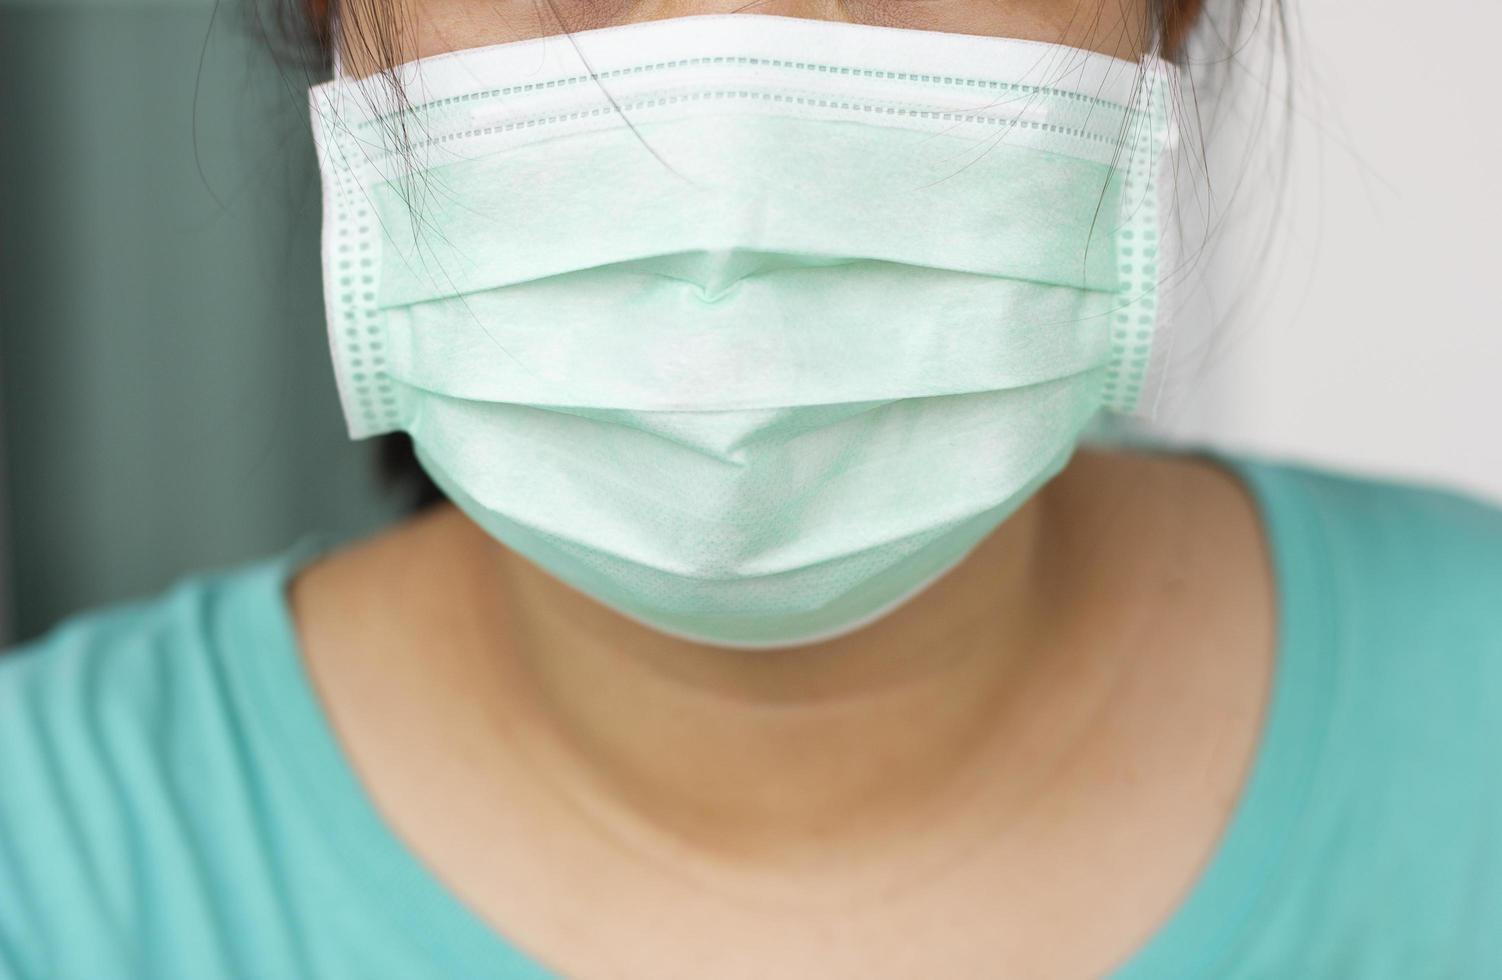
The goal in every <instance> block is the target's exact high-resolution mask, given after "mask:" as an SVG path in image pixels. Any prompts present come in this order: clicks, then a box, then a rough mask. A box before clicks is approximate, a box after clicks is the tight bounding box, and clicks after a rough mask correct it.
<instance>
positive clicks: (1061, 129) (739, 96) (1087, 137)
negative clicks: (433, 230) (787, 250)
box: [372, 89, 1119, 166]
mask: <svg viewBox="0 0 1502 980" xmlns="http://www.w3.org/2000/svg"><path fill="white" fill-rule="evenodd" d="M728 101H747V102H768V103H772V104H780V105H794V106H803V107H807V108H813V109H823V110H828V111H831V112H846V113H853V114H857V115H863V116H872V115H876V116H883V115H885V116H893V117H898V118H903V119H923V120H931V121H935V122H950V123H976V124H980V125H985V126H992V127H997V128H1001V129H1011V128H1013V127H1015V128H1018V129H1028V130H1035V131H1038V132H1047V133H1053V134H1055V135H1057V136H1060V137H1063V138H1066V139H1077V140H1082V141H1084V142H1085V143H1086V144H1090V145H1093V146H1095V147H1097V148H1100V147H1111V148H1114V147H1115V146H1116V144H1117V139H1118V136H1117V135H1116V134H1115V131H1114V130H1113V132H1112V133H1111V134H1104V133H1095V132H1090V131H1088V130H1083V129H1075V128H1071V127H1068V126H1060V125H1058V124H1056V123H1043V122H1037V121H1035V120H1031V119H1015V118H1007V117H999V116H995V115H984V114H978V113H967V112H952V111H944V110H939V109H930V108H925V107H921V106H908V105H903V104H901V103H897V102H858V101H853V100H850V99H830V98H827V97H825V96H822V95H807V94H799V93H779V92H757V91H749V90H744V89H723V90H718V91H714V90H712V91H702V90H698V91H692V92H682V93H674V94H669V95H659V96H653V97H651V98H644V99H637V100H635V101H628V102H618V103H615V104H612V105H606V106H596V107H593V108H590V109H581V110H579V111H577V112H567V113H551V114H549V115H543V116H535V117H531V118H524V119H512V120H508V121H507V122H504V123H498V124H496V125H494V126H482V127H478V128H474V129H463V130H458V131H456V132H450V133H442V134H441V135H436V136H430V137H428V138H427V139H423V140H412V141H411V142H410V143H409V144H408V145H407V146H405V147H403V148H401V149H400V150H394V151H391V152H387V153H385V154H383V155H379V156H376V157H373V158H372V161H373V162H374V163H375V164H377V166H379V165H380V164H382V163H385V162H386V161H389V160H392V159H393V158H396V157H398V156H404V155H405V154H406V153H408V152H410V151H416V150H422V149H426V148H428V147H432V146H438V145H442V144H444V143H449V142H454V141H457V140H465V139H472V138H475V137H481V136H490V135H493V134H496V133H505V132H511V131H513V130H518V129H533V128H536V127H539V126H549V125H556V124H559V123H567V122H572V121H574V120H577V119H587V118H590V117H594V116H611V115H615V114H616V113H618V112H631V111H635V110H642V109H652V108H660V107H665V106H672V105H680V104H684V103H694V102H728ZM1118 118H1119V117H1118ZM1085 152H1087V153H1089V151H1085ZM1091 155H1093V154H1091Z"/></svg>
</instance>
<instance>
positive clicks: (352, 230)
mask: <svg viewBox="0 0 1502 980" xmlns="http://www.w3.org/2000/svg"><path fill="white" fill-rule="evenodd" d="M323 135H324V140H325V147H326V149H325V152H327V153H330V154H337V156H335V158H334V159H336V160H338V161H339V163H338V165H337V166H335V167H332V168H330V169H331V170H332V182H333V183H332V186H329V187H328V188H327V191H328V193H325V195H324V198H325V204H324V206H325V207H330V208H332V209H333V212H332V213H331V214H330V215H328V216H327V217H326V218H325V221H326V223H327V230H326V231H325V236H326V238H325V241H324V248H326V249H328V250H329V253H330V254H329V259H330V266H331V269H332V276H330V277H329V278H328V279H326V280H325V282H324V288H325V289H326V290H328V291H329V293H328V296H327V297H326V306H327V308H328V318H329V336H330V342H331V343H332V344H333V346H334V348H335V351H334V355H335V356H334V363H335V364H336V366H340V367H341V373H340V376H339V382H340V388H341V394H342V395H343V398H344V403H345V409H346V412H347V413H348V415H349V418H348V424H349V428H350V430H351V434H352V436H354V437H355V438H360V437H362V436H368V435H376V434H378V433H381V432H388V431H391V430H393V429H397V428H400V427H401V425H402V405H401V400H400V398H399V397H398V395H397V392H396V390H395V386H394V384H393V382H392V380H391V378H390V376H389V375H388V374H387V372H386V343H387V338H386V335H385V321H384V318H383V317H382V315H381V312H380V310H379V308H378V307H377V304H376V279H377V275H378V270H379V262H380V236H379V234H378V232H379V228H378V225H377V219H376V216H375V215H374V214H373V213H372V209H371V203H370V200H369V198H368V197H367V196H366V193H365V188H364V187H363V186H361V183H360V167H359V166H358V165H355V164H354V163H353V161H356V160H359V159H360V157H359V149H358V147H357V146H356V143H355V141H354V139H353V138H352V136H351V134H350V133H349V131H348V129H347V128H346V127H345V126H344V125H343V124H342V121H341V120H340V117H339V116H338V115H337V114H329V115H327V116H326V117H325V123H324V130H323ZM355 413H358V415H356V414H355Z"/></svg>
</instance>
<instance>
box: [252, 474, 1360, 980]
mask: <svg viewBox="0 0 1502 980" xmlns="http://www.w3.org/2000/svg"><path fill="white" fill-rule="evenodd" d="M1155 451H1158V452H1163V453H1173V454H1182V455H1187V456H1197V457H1199V458H1201V459H1203V460H1205V461H1207V462H1210V463H1213V464H1215V465H1218V466H1219V467H1221V468H1222V469H1223V470H1225V471H1227V472H1229V473H1230V474H1231V475H1232V476H1233V477H1234V478H1236V479H1237V480H1238V482H1239V483H1240V484H1241V485H1242V487H1243V488H1244V489H1245V490H1246V491H1247V492H1248V494H1249V495H1250V496H1251V498H1252V500H1253V502H1254V504H1255V507H1256V510H1257V513H1258V516H1259V518H1260V522H1261V526H1262V530H1263V535H1264V540H1265V541H1266V542H1267V547H1268V550H1269V552H1270V554H1271V560H1272V565H1273V576H1274V582H1275V596H1276V603H1277V627H1276V629H1277V634H1276V635H1277V654H1276V659H1275V663H1274V668H1273V678H1272V683H1271V690H1270V694H1269V699H1268V703H1267V707H1266V709H1265V714H1264V720H1263V723H1262V731H1261V734H1260V735H1259V737H1258V743H1257V747H1256V749H1255V752H1254V755H1253V759H1252V763H1251V767H1250V771H1249V774H1248V776H1247V778H1246V780H1245V781H1244V782H1243V785H1242V790H1241V793H1240V796H1239V797H1238V799H1237V801H1236V803H1235V804H1234V805H1233V808H1232V814H1231V818H1230V820H1229V821H1228V823H1227V825H1226V827H1225V829H1224V830H1223V831H1222V834H1221V836H1220V839H1219V840H1218V842H1217V844H1216V845H1215V848H1214V850H1213V851H1212V852H1211V855H1210V857H1209V859H1208V860H1207V862H1206V863H1205V864H1204V866H1203V867H1202V868H1201V870H1200V872H1199V873H1198V875H1197V877H1196V879H1195V880H1194V882H1193V883H1192V885H1191V886H1190V888H1189V889H1188V891H1187V893H1186V894H1185V896H1184V897H1183V898H1182V899H1181V900H1180V902H1179V904H1178V905H1177V906H1176V907H1175V908H1174V910H1173V911H1172V912H1170V914H1169V916H1168V917H1167V919H1166V920H1164V921H1163V922H1162V923H1161V924H1160V925H1159V926H1158V927H1157V928H1156V929H1155V930H1154V931H1153V932H1152V933H1151V934H1150V935H1149V936H1148V937H1147V939H1146V940H1145V941H1144V942H1142V943H1141V944H1140V945H1139V946H1138V947H1137V948H1136V949H1135V950H1134V951H1131V952H1130V953H1129V954H1128V955H1127V956H1126V958H1125V959H1124V960H1123V961H1121V962H1120V963H1119V965H1118V966H1116V967H1115V968H1114V970H1112V971H1110V972H1109V973H1108V977H1109V978H1110V980H1164V978H1172V977H1197V976H1215V975H1219V971H1217V969H1216V968H1217V966H1219V965H1223V963H1224V960H1225V958H1226V957H1229V956H1231V955H1232V953H1233V950H1234V949H1235V944H1236V942H1237V941H1238V939H1239V938H1240V937H1242V936H1243V935H1244V934H1245V932H1246V930H1247V926H1248V925H1249V924H1250V923H1251V922H1252V921H1253V919H1254V918H1255V915H1256V913H1257V910H1258V908H1259V906H1260V904H1261V903H1264V902H1266V901H1268V900H1269V898H1270V894H1271V891H1272V888H1271V886H1272V884H1273V882H1274V879H1275V877H1276V875H1277V874H1278V871H1279V868H1280V866H1281V865H1282V859H1283V857H1284V855H1285V852H1286V849H1287V845H1288V842H1289V838H1290V836H1291V834H1292V831H1293V828H1294V826H1295V824H1296V822H1297V816H1298V814H1299V812H1300V811H1301V810H1302V808H1303V806H1304V805H1305V801H1306V799H1307V796H1308V794H1309V791H1310V788H1311V785H1312V782H1313V778H1312V777H1313V770H1314V767H1315V764H1316V759H1317V757H1318V755H1319V747H1320V746H1321V745H1322V744H1323V736H1324V731H1323V728H1324V725H1323V722H1324V719H1325V718H1326V717H1327V716H1328V710H1327V705H1328V701H1329V699H1330V697H1331V690H1332V684H1333V676H1332V664H1333V657H1332V656H1330V653H1331V652H1332V650H1333V643H1334V640H1335V636H1334V619H1333V617H1332V616H1331V614H1330V610H1331V608H1332V601H1333V594H1332V582H1331V573H1330V568H1329V562H1328V556H1327V553H1326V552H1325V551H1324V550H1323V549H1322V548H1321V547H1320V544H1319V542H1320V540H1321V537H1320V535H1321V529H1320V527H1319V525H1318V521H1317V517H1316V515H1315V514H1314V512H1313V511H1312V509H1311V508H1309V506H1308V505H1307V502H1306V501H1305V500H1304V499H1303V498H1302V497H1301V490H1300V488H1299V487H1298V486H1297V484H1296V482H1295V480H1294V479H1293V478H1292V477H1291V476H1290V475H1289V474H1288V473H1287V472H1286V471H1284V470H1283V469H1282V468H1281V467H1279V466H1277V465H1276V464H1269V463H1268V462H1266V461H1264V460H1260V459H1257V458H1254V457H1247V456H1243V457H1238V456H1232V455H1229V454H1225V453H1222V452H1220V451H1218V450H1214V449H1210V448H1205V447H1190V448H1187V449H1186V448H1179V449H1157V450H1155ZM328 546H329V539H328V538H327V537H326V536H324V535H321V534H310V535H306V536H304V537H303V538H301V539H299V540H298V541H297V542H296V543H295V544H294V545H292V547H290V548H288V549H287V550H286V551H284V552H283V553H282V554H280V555H278V556H276V557H274V558H272V559H270V560H268V561H266V562H264V563H263V564H262V565H261V566H260V568H259V569H258V570H257V571H256V573H255V575H256V581H255V582H254V583H253V584H252V587H251V589H250V590H249V592H248V593H247V597H246V603H247V605H246V606H245V607H244V615H245V616H246V617H247V620H250V621H256V622H258V623H259V624H260V625H261V629H262V630H265V629H266V624H269V626H270V632H269V635H268V633H266V632H261V631H256V632H251V631H246V633H245V634H244V635H257V636H260V637H262V638H265V639H266V640H267V641H268V642H266V643H264V645H262V646H260V647H258V648H257V649H256V650H254V651H252V652H251V654H250V655H246V656H240V657H232V658H230V659H231V660H232V661H233V662H234V665H235V666H234V669H235V670H237V671H238V672H241V673H242V674H243V677H242V681H243V683H244V685H245V688H246V690H247V692H248V693H249V695H250V697H252V698H253V699H254V710H255V711H256V713H257V715H258V716H259V717H260V718H262V719H264V720H265V724H266V726H267V731H269V732H270V733H271V734H272V737H273V738H274V739H276V741H277V742H278V743H279V744H278V746H277V749H278V752H277V754H276V756H275V757H276V758H277V759H278V760H279V761H281V762H282V764H284V765H286V766H288V767H289V769H290V770H292V773H293V776H294V778H295V779H297V781H298V783H299V785H300V787H301V789H302V790H303V792H304V793H305V798H306V799H307V800H308V801H309V805H310V807H316V809H317V812H318V813H319V814H320V817H319V821H318V822H319V823H320V824H321V825H322V826H324V827H326V828H328V834H327V843H328V846H329V847H330V848H332V849H333V850H335V851H336V852H337V853H338V855H339V857H340V860H341V861H342V863H343V865H344V867H345V868H346V869H347V870H348V871H349V873H350V874H351V875H352V876H353V877H354V879H355V880H357V881H359V882H360V884H361V886H362V888H363V889H364V894H365V895H366V896H367V897H368V898H369V900H370V902H371V903H372V905H373V906H379V907H381V908H382V909H384V910H385V912H386V914H387V915H388V916H389V917H390V918H391V920H392V925H393V927H394V928H398V929H401V930H403V931H404V932H406V933H407V934H409V935H411V936H413V937H415V940H416V941H417V942H419V943H420V944H422V945H423V946H424V947H426V950H427V952H428V953H429V954H430V955H431V957H432V959H433V962H434V963H435V965H439V966H441V967H442V968H443V969H442V971H441V974H440V975H461V976H468V977H476V978H481V977H498V978H501V977H503V978H506V980H556V978H558V977H559V976H560V974H559V973H556V972H554V971H553V970H552V969H551V968H549V967H547V966H545V965H544V964H543V963H542V962H541V961H540V959H539V958H538V957H535V956H533V955H532V954H531V953H528V952H526V951H525V950H524V949H523V948H522V947H521V946H519V945H518V944H516V943H515V942H513V941H511V940H510V939H509V938H508V937H506V936H505V934H504V933H503V932H502V931H500V930H497V929H496V928H494V927H492V926H491V925H490V924H489V923H488V922H486V921H485V920H484V919H482V918H481V917H480V916H479V914H478V913H477V912H476V911H474V910H473V909H471V908H470V907H469V906H468V905H467V904H466V903H465V902H464V901H463V900H462V899H460V898H459V897H458V895H457V894H456V893H455V892H453V891H452V890H450V889H449V887H448V886H447V885H445V884H444V883H443V882H442V881H441V879H439V878H438V877H437V875H436V873H435V872H433V871H432V870H431V869H430V868H429V867H428V866H427V865H426V864H425V863H424V862H423V861H422V860H421V858H419V857H418V856H417V854H416V852H415V851H413V850H412V849H411V848H409V847H408V846H407V844H406V843H405V842H404V841H403V840H402V839H401V838H400V837H399V836H398V835H397V833H396V831H395V830H394V828H393V827H392V826H391V825H390V824H389V823H387V822H386V820H385V818H384V817H383V816H382V815H381V813H380V811H379V810H378V809H377V807H376V805H375V802H374V799H373V798H372V797H371V796H370V795H369V794H368V793H367V791H366V789H365V787H364V784H363V783H362V782H361V781H360V779H359V777H358V776H357V775H356V772H355V769H354V767H353V764H352V762H351V760H350V758H349V756H348V755H346V754H345V752H344V750H343V748H342V746H341V744H340V743H339V741H338V739H337V736H336V735H335V733H334V730H333V728H332V724H331V721H330V719H329V716H328V715H327V713H326V712H325V710H324V708H323V705H322V702H321V701H320V700H319V697H318V695H317V693H316V690H315V688H314V687H313V685H312V681H311V678H310V675H309V674H308V673H307V671H306V667H305V664H304V661H303V659H302V655H301V652H300V650H299V645H298V641H297V637H296V631H295V627H294V625H293V622H292V617H291V612H290V608H289V606H288V603H287V598H286V593H285V587H286V585H287V583H288V582H289V581H290V580H291V579H292V577H293V576H294V575H295V574H296V573H297V571H298V570H299V569H300V568H302V567H303V566H304V565H306V564H307V563H309V562H310V561H312V560H313V559H314V558H316V557H317V556H318V555H320V554H321V553H323V552H324V551H325V550H327V548H328Z"/></svg>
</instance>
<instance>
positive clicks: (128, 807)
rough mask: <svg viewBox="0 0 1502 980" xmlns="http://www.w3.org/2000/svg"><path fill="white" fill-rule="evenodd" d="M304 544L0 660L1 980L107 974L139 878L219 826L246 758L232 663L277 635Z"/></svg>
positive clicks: (180, 856) (62, 626)
mask: <svg viewBox="0 0 1502 980" xmlns="http://www.w3.org/2000/svg"><path fill="white" fill-rule="evenodd" d="M309 545H310V541H309V539H304V541H303V542H300V543H299V545H297V546H295V547H294V548H293V549H291V550H289V551H286V552H284V553H281V554H277V555H274V556H271V557H266V558H261V559H258V560H252V561H248V562H243V563H240V564H237V565H233V566H225V567H222V568H219V569H214V570H208V571H203V572H199V573H196V574H190V575H184V576H182V577H180V578H179V579H177V580H176V581H174V582H172V583H171V584H170V585H168V586H167V587H165V588H162V589H159V590H157V591H155V592H152V593H147V594H143V595H141V596H140V597H138V598H135V599H131V600H129V601H124V602H118V603H114V604H110V605H107V606H101V607H96V608H92V609H87V610H84V611H82V612H79V613H76V614H74V615H72V616H69V617H67V618H66V619H64V620H62V621H61V622H59V623H57V624H56V625H54V626H53V627H51V628H50V629H48V630H47V631H46V632H44V633H42V634H41V635H39V636H37V637H35V638H33V639H31V640H29V641H27V642H25V643H23V644H21V645H19V646H16V647H13V648H11V649H9V650H6V651H4V652H3V653H0V773H3V774H4V776H3V779H0V784H3V791H0V895H5V896H7V897H8V899H9V900H10V902H11V904H10V905H9V907H8V908H7V909H6V910H5V914H3V915H0V976H5V975H8V974H7V972H6V968H7V967H9V968H11V969H13V970H15V971H18V972H19V974H20V975H22V976H52V975H70V976H72V975H95V976H104V975H113V974H112V973H111V972H110V971H111V970H113V969H115V967H107V966H105V965H104V964H107V963H110V962H114V963H115V964H116V967H118V965H119V961H118V960H112V957H117V956H119V955H121V950H122V949H124V948H126V947H128V946H130V943H129V942H124V939H123V937H122V935H120V934H116V933H115V932H114V930H116V929H117V928H125V927H126V926H125V924H127V923H136V922H137V921H138V916H139V914H140V909H139V908H138V904H139V901H140V900H141V896H142V894H143V891H142V888H143V880H144V879H143V877H142V876H143V874H144V873H145V871H146V869H147V868H149V867H169V866H170V867H174V868H178V869H181V868H183V867H188V866H190V865H191V863H192V862H191V861H189V860H187V858H186V855H188V854H189V853H190V852H191V851H192V846H193V840H203V839H209V838H203V837H201V836H200V835H201V834H209V835H212V834H213V833H214V828H215V827H216V826H220V825H222V823H223V821H224V820H225V819H226V813H225V812H224V811H223V809H222V807H223V805H224V801H225V800H228V799H232V798H233V797H234V795H235V794H238V793H241V792H242V791H243V789H244V787H245V786H247V785H248V781H247V778H246V777H247V774H246V773H245V772H243V771H237V770H243V769H244V768H245V766H247V765H248V763H246V762H244V761H243V760H240V756H242V755H243V754H244V753H245V752H246V751H248V750H249V748H254V746H253V745H251V746H249V747H247V738H248V735H247V726H248V725H250V724H251V722H250V720H249V716H248V712H247V711H246V707H245V703H244V698H245V690H244V687H243V683H242V679H241V676H242V675H241V673H240V672H241V670H242V667H241V666H240V665H243V664H244V663H245V662H246V661H247V660H249V659H251V658H253V657H254V656H256V655H259V654H261V653H262V652H264V651H265V649H266V648H265V644H266V643H268V642H276V641H277V638H278V636H279V635H280V634H279V632H278V631H279V630H282V629H284V628H285V625H284V622H280V623H279V622H278V619H277V617H278V615H279V612H278V607H277V605H276V603H277V596H278V591H277V583H278V582H279V581H280V580H281V578H282V576H283V575H284V574H285V572H286V569H287V567H288V562H289V561H291V560H293V559H295V558H296V557H297V555H298V554H299V553H300V552H301V550H306V549H307V548H308V547H309ZM237 760H239V761H237ZM230 816H231V817H232V815H230ZM179 836H182V837H183V838H186V839H182V840H179V839H178V837H179ZM163 887H165V886H163ZM172 898H173V896H170V895H165V894H162V893H161V889H157V899H156V900H158V901H161V902H167V901H169V900H170V899H172ZM0 904H5V903H4V902H0ZM131 928H134V927H133V926H132V927H131ZM67 937H72V938H67ZM122 942H123V945H122ZM64 962H66V963H67V964H69V966H68V967H67V968H66V969H65V968H64V967H63V966H62V964H63V963H64ZM81 964H89V965H88V966H87V967H85V966H82V965H81ZM95 969H97V970H99V971H101V972H91V973H90V972H87V971H90V970H95ZM70 970H72V971H80V970H82V971H86V972H69V971H70Z"/></svg>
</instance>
